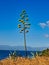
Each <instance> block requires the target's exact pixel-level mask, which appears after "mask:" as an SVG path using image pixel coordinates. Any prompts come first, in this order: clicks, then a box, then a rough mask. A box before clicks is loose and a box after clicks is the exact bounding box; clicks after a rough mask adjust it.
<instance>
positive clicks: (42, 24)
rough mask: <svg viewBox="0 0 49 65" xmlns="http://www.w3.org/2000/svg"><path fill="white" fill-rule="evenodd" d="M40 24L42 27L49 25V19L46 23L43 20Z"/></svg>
mask: <svg viewBox="0 0 49 65" xmlns="http://www.w3.org/2000/svg"><path fill="white" fill-rule="evenodd" d="M39 25H40V27H41V28H45V27H49V20H48V21H46V22H45V23H43V22H42V23H39Z"/></svg>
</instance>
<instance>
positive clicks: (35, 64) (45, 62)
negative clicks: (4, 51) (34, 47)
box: [0, 56, 49, 65]
mask: <svg viewBox="0 0 49 65" xmlns="http://www.w3.org/2000/svg"><path fill="white" fill-rule="evenodd" d="M0 65H49V57H44V56H43V57H36V58H32V59H29V58H22V57H18V58H16V59H15V60H14V59H10V58H7V59H3V60H1V61H0Z"/></svg>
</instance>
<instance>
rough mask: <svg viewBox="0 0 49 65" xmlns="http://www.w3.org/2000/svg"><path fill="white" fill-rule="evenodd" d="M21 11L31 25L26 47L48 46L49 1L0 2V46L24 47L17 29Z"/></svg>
mask: <svg viewBox="0 0 49 65" xmlns="http://www.w3.org/2000/svg"><path fill="white" fill-rule="evenodd" d="M23 9H25V10H26V12H27V14H28V16H29V23H31V27H30V29H29V33H27V34H26V40H27V46H31V47H45V46H49V0H0V45H12V46H20V45H21V46H24V42H23V33H22V34H20V33H19V29H18V24H19V22H18V19H19V18H20V13H21V12H22V10H23Z"/></svg>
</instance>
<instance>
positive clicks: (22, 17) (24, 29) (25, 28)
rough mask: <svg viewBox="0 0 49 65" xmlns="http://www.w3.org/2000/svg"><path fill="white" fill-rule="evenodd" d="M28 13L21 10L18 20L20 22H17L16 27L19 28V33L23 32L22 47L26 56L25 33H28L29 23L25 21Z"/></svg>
mask: <svg viewBox="0 0 49 65" xmlns="http://www.w3.org/2000/svg"><path fill="white" fill-rule="evenodd" d="M28 20H29V19H28V15H27V13H26V11H25V10H23V11H22V13H21V14H20V19H19V22H20V23H21V24H18V28H21V30H20V33H22V32H23V33H24V48H25V52H26V57H27V46H26V33H28V32H29V31H28V28H30V24H29V23H27V22H28Z"/></svg>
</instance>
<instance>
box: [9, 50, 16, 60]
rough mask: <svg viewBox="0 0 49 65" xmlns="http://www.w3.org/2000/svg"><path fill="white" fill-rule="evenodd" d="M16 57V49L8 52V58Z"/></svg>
mask: <svg viewBox="0 0 49 65" xmlns="http://www.w3.org/2000/svg"><path fill="white" fill-rule="evenodd" d="M16 57H17V55H16V51H14V52H10V54H9V58H10V59H15V58H16Z"/></svg>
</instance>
